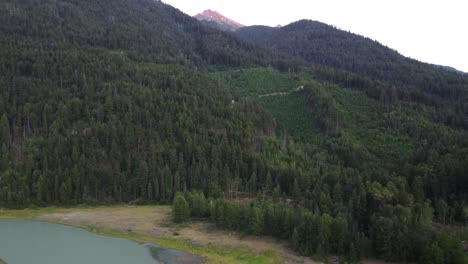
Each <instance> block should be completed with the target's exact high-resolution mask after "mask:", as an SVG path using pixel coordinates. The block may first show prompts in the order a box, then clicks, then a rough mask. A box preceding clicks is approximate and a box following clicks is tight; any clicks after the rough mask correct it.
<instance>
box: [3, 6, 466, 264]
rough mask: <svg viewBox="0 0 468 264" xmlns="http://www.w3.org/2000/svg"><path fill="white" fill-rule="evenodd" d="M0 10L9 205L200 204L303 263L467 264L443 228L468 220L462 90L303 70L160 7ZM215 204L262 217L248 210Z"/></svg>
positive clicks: (296, 61) (459, 82)
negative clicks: (449, 263) (235, 202)
mask: <svg viewBox="0 0 468 264" xmlns="http://www.w3.org/2000/svg"><path fill="white" fill-rule="evenodd" d="M0 13H2V14H4V15H2V16H0V33H1V34H0V71H1V72H2V75H0V88H1V89H0V145H1V148H0V206H2V207H16V208H22V207H27V206H48V205H73V204H82V203H85V204H102V203H116V202H134V203H153V202H162V203H167V202H170V201H171V199H172V198H173V196H174V194H175V192H177V191H185V190H199V191H202V192H203V194H204V195H206V196H208V197H209V198H210V203H209V204H210V210H211V212H216V213H213V215H214V216H216V217H214V218H213V219H214V220H216V221H218V222H219V223H220V224H219V225H220V226H222V227H223V228H226V229H228V228H231V229H236V230H241V225H242V228H244V227H246V226H247V227H248V228H247V229H246V230H248V232H251V233H253V234H269V235H271V233H268V232H269V231H268V230H270V229H271V230H283V231H284V232H283V231H282V232H281V234H280V235H278V234H272V235H278V236H279V237H281V238H285V239H289V240H291V241H293V242H294V243H293V247H294V249H296V251H298V252H299V253H301V254H304V255H319V256H322V257H323V256H326V255H329V254H339V255H342V256H345V257H347V258H348V259H349V260H358V259H360V258H364V257H378V258H385V259H388V260H403V261H422V262H424V261H423V260H424V259H425V258H428V259H430V258H431V256H432V255H430V254H432V252H433V249H434V248H435V249H436V252H439V253H440V252H442V253H440V254H442V257H446V258H447V259H450V260H452V259H453V260H457V261H459V260H460V259H461V260H462V261H463V260H464V259H463V258H464V255H463V253H460V252H461V251H460V247H459V246H460V245H461V244H460V243H459V240H460V239H464V238H465V237H466V235H464V234H463V233H460V234H459V235H458V236H455V235H451V236H446V235H444V234H445V233H447V232H442V231H440V229H441V228H439V227H440V226H442V225H446V224H461V223H463V222H464V221H466V217H467V215H468V213H467V211H466V190H467V189H468V180H467V177H466V173H465V170H466V167H467V164H468V160H467V157H468V155H467V153H468V137H467V133H466V126H465V123H464V122H466V118H467V115H466V111H467V109H468V108H467V107H466V90H465V88H464V87H465V86H466V84H467V83H466V81H465V79H463V78H462V77H460V76H458V75H451V74H450V73H446V72H444V71H440V70H437V69H435V70H434V71H435V73H434V76H432V75H431V76H429V77H428V75H426V73H427V72H425V71H426V68H424V67H423V66H421V64H416V67H414V68H411V69H410V71H409V72H410V73H411V71H413V70H415V69H419V67H421V71H422V72H423V73H422V75H415V76H416V77H415V78H416V79H423V80H424V82H419V81H417V82H416V81H414V80H412V79H413V77H411V76H410V77H408V76H407V75H405V74H406V73H405V72H401V74H402V75H401V76H400V75H398V74H397V73H396V72H391V71H390V70H389V71H390V73H388V72H386V71H382V72H380V71H378V72H376V73H367V72H365V70H364V69H366V67H367V68H372V67H371V66H370V65H367V64H365V63H363V62H362V61H363V60H359V61H361V62H362V63H363V65H362V68H359V69H360V70H356V71H352V70H349V69H347V68H346V67H345V66H346V65H347V63H348V61H347V59H346V60H343V62H342V64H343V65H345V66H343V65H341V64H340V65H330V64H329V63H328V62H327V63H325V66H323V65H322V66H321V65H315V64H314V65H312V64H307V63H304V62H301V60H302V61H304V60H306V59H307V57H304V56H297V57H296V58H290V57H287V55H284V54H283V55H279V54H278V53H275V52H274V51H272V50H269V49H267V48H262V47H258V46H257V45H254V44H249V43H247V42H245V41H243V40H241V39H239V38H237V37H236V36H235V35H232V34H228V33H223V32H221V31H217V30H215V29H210V28H207V27H206V26H204V25H203V24H201V23H200V22H198V21H196V20H195V19H193V18H191V17H189V16H187V15H184V14H183V13H181V12H179V11H177V10H176V9H174V8H172V7H170V6H168V5H165V4H163V3H161V2H160V1H152V0H136V1H130V0H116V1H110V0H107V1H91V0H47V1H41V3H37V1H32V0H20V1H11V0H8V1H3V2H2V3H0ZM275 31H276V29H275ZM340 34H341V33H340ZM346 34H347V33H346ZM259 36H260V35H259ZM324 38H325V39H326V35H325V37H324ZM330 41H331V40H330ZM331 42H334V41H331ZM302 43H303V44H307V43H314V41H313V39H311V40H307V42H306V41H305V40H304V42H302ZM333 45H335V46H333ZM333 45H332V47H335V48H336V49H338V50H336V51H334V52H335V53H336V54H337V55H336V56H337V57H338V58H339V57H340V56H345V55H340V54H341V53H343V50H340V49H339V45H340V44H339V43H338V44H337V43H334V44H333ZM362 45H366V44H365V43H364V44H362ZM358 46H359V47H360V46H361V45H358ZM330 49H331V48H330ZM283 52H285V51H283ZM327 52H328V51H327ZM327 52H323V53H324V54H325V53H327ZM330 52H332V51H330ZM363 52H364V51H363ZM374 52H375V53H376V54H374ZM381 53H382V54H383V55H382V54H381ZM366 54H367V53H366ZM346 56H348V55H346ZM367 56H369V57H375V58H381V59H382V60H385V61H386V60H387V59H388V60H389V62H388V63H389V65H390V66H391V67H397V66H398V65H399V66H398V67H400V66H401V67H403V68H404V67H406V66H405V65H406V64H405V63H406V62H404V63H403V62H402V63H403V64H402V65H400V64H398V63H400V62H398V63H397V64H395V65H397V66H395V65H394V63H396V62H394V61H393V59H392V58H393V57H395V58H396V57H398V56H399V55H397V54H396V53H394V52H393V53H392V52H390V53H387V51H380V50H379V49H376V50H374V49H370V51H369V53H368V54H367ZM307 60H308V59H307ZM379 60H380V59H379ZM377 61H378V60H377ZM377 61H376V62H372V63H374V64H375V66H376V67H377V68H378V67H384V66H382V65H381V64H384V65H385V63H386V62H381V63H379V62H377ZM309 62H314V61H309ZM314 63H317V62H314ZM411 63H412V62H411ZM411 63H409V64H408V65H410V64H411ZM392 65H393V66H392ZM411 65H412V64H411ZM390 66H389V67H390ZM334 67H336V68H334ZM391 67H390V68H389V69H391ZM411 67H412V66H411ZM389 74H390V75H391V76H392V78H393V77H395V78H396V81H394V80H393V79H392V78H389V77H388V76H390V75H389ZM418 74H419V73H418ZM447 76H448V77H447ZM426 77H427V78H429V79H428V80H429V81H430V80H433V79H434V78H435V79H436V80H440V82H439V81H438V82H437V83H434V84H433V85H434V86H427V87H426V86H424V85H423V84H425V83H430V82H429V81H427V80H426V79H425V78H426ZM452 77H453V78H452ZM406 80H409V81H408V83H406ZM431 85H432V84H431ZM298 87H303V89H302V88H301V89H297V88H298ZM271 94H274V96H272V95H271ZM264 95H269V96H264ZM276 95H280V96H276ZM233 99H234V100H233ZM223 197H224V198H246V199H247V200H248V201H253V198H254V197H258V199H257V200H258V202H250V203H245V205H246V206H245V207H242V208H244V209H245V210H244V211H242V213H241V212H240V211H239V210H240V208H241V207H239V206H238V207H236V206H234V207H230V206H229V205H228V203H223V202H222V200H214V199H220V198H223ZM286 201H289V203H286ZM272 203H274V204H275V205H274V207H273V205H272ZM232 208H234V209H232ZM236 208H237V209H236ZM231 209H232V210H231ZM236 210H237V211H236ZM205 213H206V212H205ZM236 219H237V220H239V221H237V220H236ZM240 219H244V220H246V221H244V222H242V223H241V221H240ZM270 219H275V220H274V221H276V222H272V221H273V220H272V221H270V222H269V220H270ZM332 223H333V224H332ZM434 223H438V224H434ZM272 226H276V227H277V228H270V227H272ZM322 227H323V228H322ZM294 234H296V235H294ZM332 234H339V236H338V235H337V236H335V235H333V236H332ZM332 237H334V238H333V239H332ZM311 238H319V239H311ZM338 238H340V239H338ZM338 240H339V241H341V242H339V243H338V242H337V241H338ZM439 257H440V256H439ZM453 263H460V262H456V261H453Z"/></svg>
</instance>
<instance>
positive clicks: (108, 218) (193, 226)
mask: <svg viewBox="0 0 468 264" xmlns="http://www.w3.org/2000/svg"><path fill="white" fill-rule="evenodd" d="M170 217H171V209H170V207H167V206H139V207H133V206H122V207H112V208H96V209H86V210H83V211H77V212H72V213H52V214H46V215H42V216H40V217H38V219H39V220H45V221H52V222H53V221H59V222H63V223H68V224H72V225H73V224H75V225H92V226H96V227H101V228H107V229H115V230H120V231H132V232H138V233H146V234H151V235H154V236H158V237H172V238H174V237H176V238H178V239H184V240H188V241H191V242H192V243H196V244H199V245H221V246H229V247H232V246H234V247H247V248H249V249H250V250H252V251H253V252H255V253H261V252H265V251H273V252H277V253H279V254H280V256H281V260H282V263H317V262H315V261H313V260H312V259H310V258H306V257H301V256H298V255H296V254H295V253H294V252H292V251H291V250H290V249H289V248H288V246H287V242H286V241H280V240H277V239H274V238H270V237H255V236H248V237H241V236H239V234H236V233H235V232H225V231H220V230H217V229H215V228H213V227H212V226H211V224H210V223H208V222H205V221H192V222H189V223H188V225H187V227H183V228H179V227H176V226H173V225H172V224H170ZM175 234H177V236H175Z"/></svg>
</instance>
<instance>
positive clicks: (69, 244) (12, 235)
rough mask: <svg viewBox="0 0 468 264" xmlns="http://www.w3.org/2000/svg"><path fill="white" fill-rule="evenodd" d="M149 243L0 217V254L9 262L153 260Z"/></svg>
mask: <svg viewBox="0 0 468 264" xmlns="http://www.w3.org/2000/svg"><path fill="white" fill-rule="evenodd" d="M150 248H151V246H149V245H141V244H138V243H135V242H132V241H129V240H125V239H119V238H112V237H105V236H99V235H96V234H93V233H90V232H88V231H85V230H83V229H79V228H74V227H69V226H64V225H57V224H50V223H44V222H37V221H22V220H2V219H0V258H1V259H3V260H4V261H6V262H7V263H8V264H83V263H87V264H93V263H96V264H154V263H159V262H158V261H157V260H155V259H154V258H153V257H152V255H151V250H150Z"/></svg>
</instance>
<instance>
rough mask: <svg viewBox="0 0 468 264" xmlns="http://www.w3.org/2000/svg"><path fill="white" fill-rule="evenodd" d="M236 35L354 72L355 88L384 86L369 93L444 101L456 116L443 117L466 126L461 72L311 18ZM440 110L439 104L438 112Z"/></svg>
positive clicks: (466, 87)
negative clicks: (420, 59)
mask: <svg viewBox="0 0 468 264" xmlns="http://www.w3.org/2000/svg"><path fill="white" fill-rule="evenodd" d="M236 33H237V34H238V35H239V36H240V37H242V38H244V39H246V40H248V41H250V42H252V43H255V44H258V45H261V46H264V47H268V48H271V49H273V50H276V51H278V52H282V53H284V54H289V55H291V56H294V57H296V58H300V59H303V60H305V61H307V62H309V63H313V64H317V65H322V66H326V67H329V68H334V69H341V70H344V71H347V72H350V73H352V74H356V75H359V76H360V78H358V79H360V80H358V84H357V85H358V86H361V88H363V87H366V86H369V81H371V80H372V81H374V82H375V81H378V82H380V83H381V84H384V85H383V86H386V87H387V88H386V89H383V90H380V92H379V93H377V94H375V93H374V95H373V96H374V97H393V98H396V99H399V100H406V101H413V102H418V103H424V104H426V105H444V104H445V103H449V104H451V105H452V106H456V108H455V109H456V110H455V111H456V112H458V114H454V113H452V114H450V116H451V117H447V118H446V119H451V120H452V121H449V122H452V123H453V125H455V126H458V127H464V128H465V129H466V128H468V120H467V119H466V116H467V115H468V111H467V108H466V100H467V91H468V84H467V83H468V78H466V76H462V75H460V74H456V73H454V72H449V71H445V70H442V69H439V68H436V67H434V66H433V65H430V64H426V63H421V62H418V61H416V60H413V59H409V58H405V57H404V56H402V55H400V54H399V53H398V52H396V51H395V50H392V49H390V48H388V47H385V46H383V45H382V44H380V43H378V42H376V41H373V40H371V39H368V38H365V37H362V36H359V35H356V34H352V33H349V32H346V31H343V30H339V29H337V28H334V27H332V26H329V25H326V24H323V23H320V22H316V21H310V20H301V21H298V22H295V23H292V24H290V25H287V26H284V27H281V28H271V27H265V26H252V27H244V28H241V29H239V30H237V31H236ZM363 78H367V79H369V80H367V81H363ZM380 86H382V85H380ZM444 108H445V107H440V109H441V111H444V110H443V109H444ZM462 115H463V116H462ZM455 120H456V121H455Z"/></svg>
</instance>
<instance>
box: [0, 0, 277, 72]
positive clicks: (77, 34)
mask: <svg viewBox="0 0 468 264" xmlns="http://www.w3.org/2000/svg"><path fill="white" fill-rule="evenodd" d="M0 8H1V9H2V14H5V15H2V17H1V18H0V22H1V31H2V41H3V44H4V45H5V46H6V47H8V48H9V49H15V50H16V47H14V45H18V44H19V45H21V46H20V47H18V48H19V49H28V48H29V49H36V50H44V51H49V50H52V49H54V48H57V47H59V46H61V45H68V46H74V47H80V48H85V47H87V48H90V47H95V48H97V47H100V48H106V49H109V50H114V51H125V52H126V53H127V54H128V55H129V56H130V57H131V58H132V59H137V60H142V61H151V62H153V63H154V62H157V63H179V64H186V65H193V66H200V65H203V64H218V65H223V66H239V65H248V64H261V65H268V64H271V63H273V64H274V63H275V62H276V61H277V60H279V58H280V57H281V56H277V55H274V54H273V53H272V52H269V51H266V50H263V49H259V48H253V46H252V45H251V44H248V43H246V42H244V41H240V40H238V39H237V38H235V37H233V36H231V35H230V34H227V33H224V32H222V31H217V30H214V29H211V28H209V27H206V26H204V25H202V24H201V23H199V22H198V21H196V20H195V19H193V18H191V17H189V16H187V15H185V14H183V13H182V12H180V11H178V10H177V9H175V8H173V7H171V6H169V5H166V4H164V3H162V2H161V1H152V0H137V1H126V0H116V1H111V0H104V1H78V0H75V1H74V0H68V1H60V0H59V1H54V0H46V1H41V3H40V4H39V3H37V2H35V1H28V0H21V1H10V0H7V1H3V2H2V3H1V6H0ZM30 45H31V47H29V46H30ZM7 52H8V53H11V52H10V50H6V51H5V53H7ZM283 59H284V57H283Z"/></svg>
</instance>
